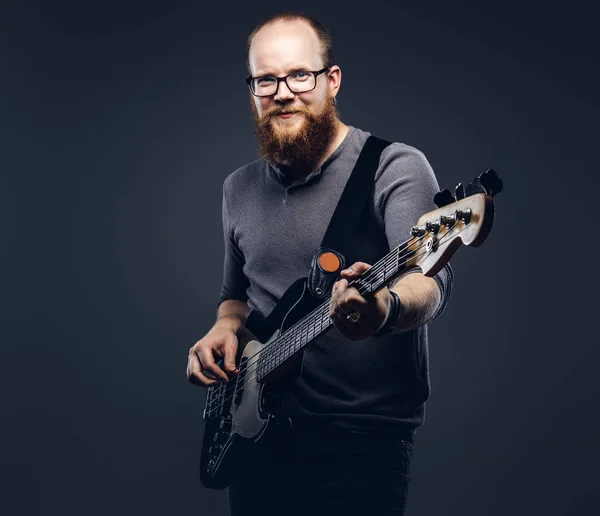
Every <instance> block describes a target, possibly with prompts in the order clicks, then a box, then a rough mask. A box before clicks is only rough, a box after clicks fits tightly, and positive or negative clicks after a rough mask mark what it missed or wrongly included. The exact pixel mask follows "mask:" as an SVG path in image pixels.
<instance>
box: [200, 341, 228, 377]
mask: <svg viewBox="0 0 600 516" xmlns="http://www.w3.org/2000/svg"><path fill="white" fill-rule="evenodd" d="M196 354H197V355H198V358H199V359H200V365H201V366H202V371H208V372H209V373H212V374H213V375H215V376H216V377H217V378H219V379H221V380H223V381H224V382H226V381H227V380H229V376H227V374H226V373H225V371H223V369H221V368H220V367H219V366H218V365H217V364H216V363H215V359H214V356H213V350H212V349H210V348H207V347H203V348H201V349H200V350H197V351H196Z"/></svg>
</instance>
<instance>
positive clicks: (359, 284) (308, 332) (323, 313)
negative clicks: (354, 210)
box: [257, 238, 417, 382]
mask: <svg viewBox="0 0 600 516" xmlns="http://www.w3.org/2000/svg"><path fill="white" fill-rule="evenodd" d="M416 240H417V239H416V238H411V239H410V240H408V241H407V242H404V243H403V244H401V245H400V246H398V247H396V248H395V249H393V250H392V251H390V252H389V253H388V254H387V255H385V256H384V257H383V258H382V259H381V260H379V261H378V262H377V263H375V264H374V265H373V266H372V267H371V268H370V269H369V270H368V271H365V272H364V273H363V274H361V276H359V277H358V278H357V279H356V280H354V281H353V282H352V283H351V284H350V285H352V286H353V287H355V288H356V289H357V290H358V291H359V292H360V294H361V296H363V297H369V296H372V295H374V294H375V293H376V292H377V291H378V290H380V289H382V288H383V287H385V286H386V285H387V284H389V283H391V282H392V281H393V280H394V279H396V278H397V277H398V276H399V275H400V274H401V273H402V272H403V271H404V270H405V269H406V260H405V259H406V257H407V256H408V255H410V254H411V253H413V252H414V249H413V250H411V244H412V243H414V242H415V241H416ZM330 302H331V298H329V299H328V300H327V301H325V302H323V304H321V305H319V307H318V308H316V309H315V310H313V311H312V312H311V313H310V314H308V315H306V316H305V317H303V318H302V319H301V320H300V321H298V322H297V323H296V324H294V325H293V326H291V327H290V328H288V329H287V330H286V331H285V332H284V333H282V334H281V335H280V336H279V337H278V338H277V339H275V340H274V341H273V342H271V344H269V346H268V347H267V348H265V349H264V350H263V351H262V353H261V356H260V357H259V359H258V368H257V380H258V381H259V382H260V381H262V380H263V379H264V378H265V377H266V376H267V375H269V374H270V373H271V372H272V371H274V370H275V369H277V368H278V367H279V366H280V365H282V364H283V363H284V362H285V361H286V360H288V359H289V358H291V357H292V356H293V355H295V354H296V353H297V352H299V351H300V350H301V349H302V348H304V346H306V345H307V344H308V343H309V342H311V341H312V340H314V339H316V338H317V337H318V336H319V335H321V334H323V333H325V332H326V331H327V330H328V329H330V328H331V327H332V326H333V322H332V321H331V318H330V316H329V307H330Z"/></svg>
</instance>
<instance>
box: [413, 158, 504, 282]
mask: <svg viewBox="0 0 600 516" xmlns="http://www.w3.org/2000/svg"><path fill="white" fill-rule="evenodd" d="M502 188H503V184H502V180H501V179H500V178H499V177H498V175H497V174H496V172H495V171H494V170H492V169H489V170H487V171H486V172H484V173H483V174H481V175H480V176H478V177H476V178H475V179H474V180H473V181H471V183H469V184H468V185H467V186H466V187H465V186H463V184H462V183H459V184H458V185H457V186H456V189H455V194H454V195H452V194H451V193H450V191H449V190H442V191H441V192H438V193H437V194H436V195H435V197H434V202H435V204H436V205H437V206H438V209H437V210H434V211H431V212H429V213H426V214H425V215H423V216H422V217H421V218H420V219H419V221H418V223H417V225H416V226H413V228H412V230H411V234H412V237H413V238H412V239H411V240H410V243H409V245H408V247H409V249H410V252H409V253H407V254H409V255H410V258H409V259H408V261H407V265H408V266H409V267H412V266H418V267H420V268H421V270H422V271H423V274H425V275H427V276H433V275H434V274H435V273H437V272H438V271H439V270H440V269H441V268H442V267H443V266H444V265H445V264H446V263H447V262H448V260H450V258H451V257H452V255H453V254H454V253H455V252H456V250H457V249H458V248H459V247H460V246H461V245H468V246H472V247H478V246H480V245H481V244H483V242H484V241H485V239H486V238H487V236H488V234H489V232H490V230H491V229H492V224H493V222H494V200H493V199H492V197H493V196H494V195H496V194H498V193H500V192H501V191H502Z"/></svg>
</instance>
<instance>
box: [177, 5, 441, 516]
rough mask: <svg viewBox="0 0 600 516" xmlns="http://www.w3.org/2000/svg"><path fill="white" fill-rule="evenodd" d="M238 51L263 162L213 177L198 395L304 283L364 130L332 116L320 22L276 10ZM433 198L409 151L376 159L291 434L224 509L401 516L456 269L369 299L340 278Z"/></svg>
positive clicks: (401, 237)
mask: <svg viewBox="0 0 600 516" xmlns="http://www.w3.org/2000/svg"><path fill="white" fill-rule="evenodd" d="M247 51H248V56H247V57H248V70H249V73H250V77H249V79H248V81H247V82H248V85H249V88H250V101H251V109H252V113H253V116H254V120H255V125H256V134H257V138H258V141H259V145H260V149H259V154H260V158H259V159H258V160H256V161H254V162H252V163H250V164H248V165H245V166H243V167H241V168H240V169H238V170H236V171H235V172H233V173H232V174H230V175H229V176H228V177H227V178H226V180H225V183H224V189H223V194H224V196H223V230H224V236H225V264H224V275H223V286H222V289H221V302H220V304H219V307H218V312H217V320H216V322H215V324H214V326H213V327H212V329H211V330H210V331H209V332H208V333H207V334H206V335H205V336H204V337H203V338H202V339H201V340H199V341H198V342H197V343H196V344H195V345H194V346H192V348H191V349H190V353H189V360H188V369H187V375H188V378H189V380H190V381H192V382H193V383H196V384H198V385H203V386H210V385H215V384H217V383H218V382H221V381H223V382H226V381H227V380H228V378H230V377H232V376H233V375H235V374H236V373H237V370H236V363H235V356H236V351H237V345H238V340H237V334H238V332H239V331H240V330H241V328H242V327H243V325H244V323H245V321H246V318H247V316H248V313H249V312H250V310H257V311H258V312H259V313H260V314H261V315H263V316H267V315H268V314H269V313H270V312H271V310H272V309H273V307H274V306H275V305H276V303H277V302H278V300H279V299H280V297H281V296H282V295H283V293H284V292H285V290H286V289H287V288H288V287H289V285H291V284H292V283H293V282H294V281H295V280H296V279H298V278H300V277H303V276H307V274H308V270H309V267H310V264H311V261H312V257H313V254H314V253H315V251H316V250H317V248H318V247H319V245H320V243H321V240H322V238H323V235H324V233H325V230H326V228H327V225H328V223H329V220H330V219H331V215H332V214H333V210H334V209H335V207H336V205H337V201H338V199H339V197H340V195H341V193H342V190H343V188H344V186H345V184H346V181H347V179H348V177H349V175H350V172H351V170H352V168H353V166H354V164H355V163H356V160H357V158H358V155H359V153H360V151H361V149H362V146H363V145H364V143H365V141H366V139H367V138H368V136H369V133H368V132H365V131H362V130H360V129H358V128H355V127H352V126H348V125H346V124H344V123H343V122H342V121H341V120H340V118H339V116H338V113H337V108H336V96H337V94H338V91H339V88H340V85H341V78H342V74H341V70H340V68H339V66H337V65H335V64H334V61H333V55H332V50H331V38H330V36H329V33H328V31H327V29H325V28H324V27H323V26H322V25H321V24H320V23H319V22H317V21H316V20H314V19H313V18H311V17H309V16H306V15H303V14H299V13H283V14H278V15H276V16H274V17H271V18H269V19H267V20H265V21H264V22H263V23H261V24H260V25H259V26H258V27H257V28H256V29H255V30H254V31H253V32H252V34H251V35H250V36H249V38H248V48H247ZM374 80H375V81H379V80H382V79H381V77H380V76H379V75H377V76H376V77H375V78H374ZM376 87H377V86H376V85H374V88H376ZM437 190H438V185H437V182H436V179H435V176H434V174H433V171H432V170H431V167H430V166H429V163H428V162H427V160H426V159H425V157H424V156H423V154H422V153H421V152H419V151H418V150H416V149H414V148H413V147H410V146H408V145H405V144H401V143H392V144H391V145H390V146H388V147H387V148H386V149H384V151H383V153H382V155H381V159H380V162H379V166H378V169H377V172H376V174H375V185H374V188H373V195H372V198H371V200H370V202H369V203H368V204H367V208H366V209H365V211H364V213H363V215H362V218H361V221H360V223H359V225H358V228H357V231H356V234H355V236H354V238H353V240H352V244H351V246H350V250H349V251H348V252H347V254H346V259H347V262H346V263H347V264H351V266H350V267H349V268H348V269H347V270H345V271H343V272H342V273H341V279H340V280H339V281H337V282H336V283H335V285H334V287H333V291H332V296H331V305H330V306H331V308H330V315H331V318H332V321H333V324H334V327H335V331H334V330H332V331H330V332H328V333H326V334H324V335H321V336H320V337H318V338H317V339H315V340H314V341H313V342H311V344H309V346H308V347H307V348H306V350H305V353H304V359H303V369H302V374H301V375H300V376H299V377H298V378H297V380H296V381H295V382H294V383H293V384H292V385H291V386H290V388H289V392H287V393H286V397H285V402H284V408H283V410H284V413H285V414H286V415H289V417H290V418H291V420H292V422H293V424H292V430H291V431H290V433H289V435H288V436H286V437H285V438H284V439H282V440H281V441H277V442H273V444H272V445H271V449H270V451H269V452H265V454H264V455H263V456H262V457H261V460H260V461H258V462H253V463H250V464H245V463H244V464H240V470H241V477H240V478H241V479H240V481H238V482H236V483H234V484H232V485H231V486H230V505H231V512H232V514H234V515H237V514H275V513H277V514H309V513H310V514H321V513H322V514H325V513H327V514H330V513H336V512H337V511H339V513H340V514H343V513H346V514H365V511H368V513H369V514H370V513H377V514H403V513H404V506H405V503H406V494H407V487H408V482H409V478H410V476H409V470H410V460H411V456H412V450H413V438H414V432H415V429H416V428H417V427H418V426H419V425H421V424H422V422H423V418H424V404H425V401H426V400H427V398H428V396H429V375H428V352H427V331H426V323H427V322H429V321H431V320H433V319H435V318H436V317H438V316H439V315H440V314H441V313H442V311H443V309H444V306H445V304H446V302H447V300H448V297H449V295H450V290H451V285H452V272H451V269H450V267H449V266H446V267H445V268H443V269H442V270H441V271H440V272H439V273H438V274H437V275H436V276H435V277H433V278H429V277H426V276H424V275H423V274H422V273H421V272H420V271H419V270H412V271H410V272H411V273H409V274H406V275H404V276H402V277H401V278H400V279H399V280H398V281H397V282H396V283H395V284H394V285H393V287H391V288H384V289H382V290H380V291H379V292H378V293H377V294H376V295H375V296H374V297H371V298H369V299H365V298H363V297H362V296H361V295H360V294H359V293H358V291H357V290H356V289H355V288H353V287H349V286H348V283H349V282H350V281H352V279H354V278H356V277H357V276H359V275H360V274H361V273H363V272H364V271H366V270H367V269H369V268H370V264H372V263H375V262H376V261H377V260H379V259H380V258H382V257H383V256H384V255H385V254H386V253H387V252H389V249H391V248H394V247H396V246H397V245H399V244H400V243H401V242H403V241H405V240H407V239H408V238H409V236H410V235H409V229H410V227H411V226H412V225H414V224H415V222H416V221H417V219H418V218H419V217H420V216H421V215H422V214H423V213H425V212H427V211H430V210H431V209H433V208H434V207H435V206H434V205H433V201H432V199H433V196H434V194H435V193H436V192H437ZM392 292H393V293H395V294H396V295H397V298H396V297H395V296H394V294H393V293H392ZM396 301H398V303H397V302H396ZM353 314H354V315H353ZM385 328H388V329H389V331H387V330H386V331H384V332H383V333H382V329H385ZM219 358H221V359H223V367H222V368H221V367H219V366H218V365H217V363H216V362H217V361H218V360H219Z"/></svg>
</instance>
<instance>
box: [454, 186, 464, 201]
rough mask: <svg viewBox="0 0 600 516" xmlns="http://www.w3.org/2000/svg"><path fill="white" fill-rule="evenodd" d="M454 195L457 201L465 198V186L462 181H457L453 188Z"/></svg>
mask: <svg viewBox="0 0 600 516" xmlns="http://www.w3.org/2000/svg"><path fill="white" fill-rule="evenodd" d="M454 197H456V200H457V201H460V200H461V199H464V198H465V187H464V186H463V184H462V183H458V184H457V185H456V188H455V189H454Z"/></svg>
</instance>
